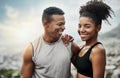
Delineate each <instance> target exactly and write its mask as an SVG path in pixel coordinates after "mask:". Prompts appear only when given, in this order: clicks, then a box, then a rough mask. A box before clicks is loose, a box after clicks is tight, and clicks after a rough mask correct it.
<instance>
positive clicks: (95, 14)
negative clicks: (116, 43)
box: [72, 0, 114, 78]
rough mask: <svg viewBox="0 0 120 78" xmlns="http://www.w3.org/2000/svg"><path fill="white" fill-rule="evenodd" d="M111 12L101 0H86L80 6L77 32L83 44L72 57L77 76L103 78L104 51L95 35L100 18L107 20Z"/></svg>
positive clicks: (78, 77) (100, 21) (98, 29)
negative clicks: (84, 3)
mask: <svg viewBox="0 0 120 78" xmlns="http://www.w3.org/2000/svg"><path fill="white" fill-rule="evenodd" d="M111 12H112V13H114V12H113V10H112V9H111V8H110V7H109V6H108V5H107V4H105V3H103V2H101V1H96V0H94V1H88V2H87V3H86V5H84V6H81V9H80V11H79V13H80V20H79V27H78V33H79V35H80V37H81V39H82V41H85V44H84V45H83V46H81V49H80V51H79V52H77V53H74V54H73V58H72V62H73V64H74V66H75V67H76V68H77V78H104V72H105V65H106V53H105V48H104V47H103V45H102V43H101V42H99V41H98V39H97V37H98V32H99V31H100V29H101V25H102V20H106V21H108V20H107V18H108V17H111V15H110V14H111ZM108 23H109V22H108Z"/></svg>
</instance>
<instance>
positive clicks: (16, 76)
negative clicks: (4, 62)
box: [0, 69, 20, 78]
mask: <svg viewBox="0 0 120 78" xmlns="http://www.w3.org/2000/svg"><path fill="white" fill-rule="evenodd" d="M13 75H14V76H13ZM1 76H2V77H4V78H11V77H12V78H20V73H19V71H18V70H12V69H10V70H0V77H1Z"/></svg>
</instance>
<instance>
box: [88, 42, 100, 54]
mask: <svg viewBox="0 0 120 78" xmlns="http://www.w3.org/2000/svg"><path fill="white" fill-rule="evenodd" d="M97 44H102V43H101V42H96V43H95V44H93V45H92V46H91V47H90V48H89V50H88V51H89V52H88V53H89V54H90V53H91V50H92V48H93V47H95V46H96V45H97Z"/></svg>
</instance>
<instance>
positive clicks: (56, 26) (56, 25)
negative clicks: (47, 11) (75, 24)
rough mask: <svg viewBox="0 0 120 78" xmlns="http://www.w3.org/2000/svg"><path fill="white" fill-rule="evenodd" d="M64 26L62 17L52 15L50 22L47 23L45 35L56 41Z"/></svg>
mask: <svg viewBox="0 0 120 78" xmlns="http://www.w3.org/2000/svg"><path fill="white" fill-rule="evenodd" d="M64 25H65V18H64V16H63V15H52V16H51V22H49V23H48V24H47V27H46V34H47V35H48V36H49V37H51V38H53V39H55V40H58V39H59V38H60V36H61V35H62V32H63V31H64V29H65V26H64Z"/></svg>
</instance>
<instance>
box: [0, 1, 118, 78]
mask: <svg viewBox="0 0 120 78" xmlns="http://www.w3.org/2000/svg"><path fill="white" fill-rule="evenodd" d="M87 1H89V0H69V1H68V0H0V78H19V77H20V67H21V64H22V54H23V52H24V50H25V48H26V47H27V45H28V43H29V42H31V41H33V40H34V39H35V38H37V37H38V36H39V35H41V34H42V33H43V27H42V23H41V15H42V12H43V9H45V8H47V7H49V6H57V7H59V8H61V9H63V11H64V12H65V19H66V24H65V26H66V30H65V31H64V34H65V33H67V34H70V35H72V36H73V37H74V39H75V40H74V41H75V42H76V43H78V45H79V44H80V43H81V40H80V37H79V35H78V33H77V28H78V22H79V8H80V6H81V5H83V4H85V3H86V2H87ZM103 1H104V2H105V3H107V4H108V5H109V6H111V8H112V9H113V10H114V12H115V16H114V15H113V18H112V19H109V21H110V23H111V25H109V24H108V23H106V22H104V21H103V24H102V29H101V31H100V33H99V40H100V41H101V42H102V43H103V44H104V46H105V48H106V56H107V58H106V59H107V60H106V62H107V64H106V74H105V78H120V34H119V33H120V21H119V18H120V0H103ZM75 74H76V69H75V68H74V67H73V66H72V68H71V75H72V76H71V78H75V76H76V75H75Z"/></svg>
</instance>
